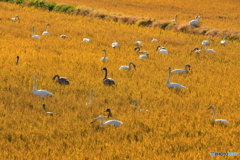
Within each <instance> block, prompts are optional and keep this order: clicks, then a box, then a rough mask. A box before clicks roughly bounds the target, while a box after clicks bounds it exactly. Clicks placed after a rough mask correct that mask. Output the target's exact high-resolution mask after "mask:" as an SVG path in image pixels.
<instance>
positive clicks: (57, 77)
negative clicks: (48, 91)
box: [52, 75, 70, 85]
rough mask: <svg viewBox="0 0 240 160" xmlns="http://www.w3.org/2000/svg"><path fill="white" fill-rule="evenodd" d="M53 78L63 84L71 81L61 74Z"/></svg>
mask: <svg viewBox="0 0 240 160" xmlns="http://www.w3.org/2000/svg"><path fill="white" fill-rule="evenodd" d="M52 80H56V83H59V84H61V85H69V84H70V82H69V80H68V79H67V78H66V77H60V76H59V75H55V76H54V77H53V78H52Z"/></svg>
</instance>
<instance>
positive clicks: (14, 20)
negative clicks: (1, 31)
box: [11, 15, 20, 22]
mask: <svg viewBox="0 0 240 160" xmlns="http://www.w3.org/2000/svg"><path fill="white" fill-rule="evenodd" d="M11 20H12V21H13V22H16V21H18V22H20V19H19V16H18V15H16V16H15V17H13V18H11Z"/></svg>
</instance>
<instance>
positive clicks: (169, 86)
mask: <svg viewBox="0 0 240 160" xmlns="http://www.w3.org/2000/svg"><path fill="white" fill-rule="evenodd" d="M170 75H171V67H168V79H167V87H168V88H175V89H186V87H185V86H183V85H181V84H178V83H171V82H170Z"/></svg>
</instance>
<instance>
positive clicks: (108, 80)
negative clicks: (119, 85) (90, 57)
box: [102, 68, 115, 86]
mask: <svg viewBox="0 0 240 160" xmlns="http://www.w3.org/2000/svg"><path fill="white" fill-rule="evenodd" d="M102 70H104V71H105V76H104V78H103V84H105V85H107V86H112V85H114V84H115V81H114V80H113V79H112V78H107V74H108V71H107V68H102Z"/></svg>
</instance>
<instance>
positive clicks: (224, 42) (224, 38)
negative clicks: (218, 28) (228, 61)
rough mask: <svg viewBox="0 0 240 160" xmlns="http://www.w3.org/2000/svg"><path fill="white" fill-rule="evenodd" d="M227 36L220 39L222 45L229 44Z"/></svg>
mask: <svg viewBox="0 0 240 160" xmlns="http://www.w3.org/2000/svg"><path fill="white" fill-rule="evenodd" d="M226 38H227V36H224V37H223V40H221V41H220V44H221V45H227V44H228V42H227V41H226Z"/></svg>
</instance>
